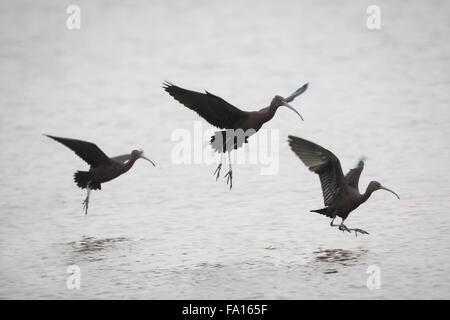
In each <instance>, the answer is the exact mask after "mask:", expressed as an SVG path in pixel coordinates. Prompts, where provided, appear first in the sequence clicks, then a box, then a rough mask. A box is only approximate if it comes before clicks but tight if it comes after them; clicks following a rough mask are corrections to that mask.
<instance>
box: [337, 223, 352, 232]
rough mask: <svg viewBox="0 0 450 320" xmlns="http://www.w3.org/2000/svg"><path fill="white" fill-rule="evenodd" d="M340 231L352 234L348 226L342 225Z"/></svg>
mask: <svg viewBox="0 0 450 320" xmlns="http://www.w3.org/2000/svg"><path fill="white" fill-rule="evenodd" d="M339 230H341V231H342V232H344V231H347V232H350V229H349V228H347V226H346V225H345V224H341V225H340V226H339Z"/></svg>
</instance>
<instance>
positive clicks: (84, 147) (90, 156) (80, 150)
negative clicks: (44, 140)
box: [46, 135, 111, 167]
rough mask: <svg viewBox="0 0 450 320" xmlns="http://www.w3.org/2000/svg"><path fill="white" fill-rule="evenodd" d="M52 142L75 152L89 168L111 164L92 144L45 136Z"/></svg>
mask: <svg viewBox="0 0 450 320" xmlns="http://www.w3.org/2000/svg"><path fill="white" fill-rule="evenodd" d="M46 136H47V137H49V138H52V139H53V140H56V141H58V142H59V143H62V144H63V145H65V146H66V147H67V148H69V149H71V150H72V151H73V152H75V153H76V154H77V155H78V156H79V157H80V158H81V159H83V160H84V161H86V162H87V163H88V164H89V165H90V166H91V167H97V166H100V165H108V164H110V163H111V159H110V158H109V157H108V156H107V155H106V154H105V153H103V151H102V150H100V148H99V147H97V145H96V144H94V143H92V142H87V141H82V140H76V139H68V138H61V137H54V136H50V135H46Z"/></svg>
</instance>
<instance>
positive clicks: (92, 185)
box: [45, 135, 155, 214]
mask: <svg viewBox="0 0 450 320" xmlns="http://www.w3.org/2000/svg"><path fill="white" fill-rule="evenodd" d="M45 136H47V137H49V138H51V139H53V140H56V141H58V142H60V143H62V144H63V145H65V146H66V147H67V148H69V149H71V150H72V151H74V152H75V153H76V154H77V155H78V156H79V157H80V158H81V159H83V160H84V161H85V162H86V163H87V164H89V165H90V169H89V171H77V172H75V174H74V180H75V183H76V184H77V186H78V187H80V188H81V189H86V190H87V195H86V199H85V200H84V201H83V209H84V210H85V214H87V211H88V207H89V196H90V193H91V190H101V189H102V186H101V184H102V183H104V182H108V181H110V180H113V179H115V178H117V177H118V176H120V175H122V174H124V173H125V172H127V171H128V170H130V169H131V167H132V166H133V165H134V163H135V162H136V160H137V159H145V160H147V161H149V162H150V163H151V164H152V165H153V166H155V163H154V162H153V161H152V160H150V159H148V158H146V157H145V156H144V152H143V151H142V150H133V151H132V152H131V153H130V154H123V155H120V156H116V157H112V158H109V157H108V156H107V155H106V154H105V153H104V152H103V151H102V150H101V149H100V148H99V147H97V145H95V144H94V143H92V142H87V141H82V140H76V139H68V138H61V137H55V136H50V135H45Z"/></svg>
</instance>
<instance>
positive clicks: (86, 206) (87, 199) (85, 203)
mask: <svg viewBox="0 0 450 320" xmlns="http://www.w3.org/2000/svg"><path fill="white" fill-rule="evenodd" d="M88 207H89V197H86V199H84V201H83V210H84V214H86V215H87V212H88Z"/></svg>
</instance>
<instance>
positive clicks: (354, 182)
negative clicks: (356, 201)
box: [345, 158, 364, 190]
mask: <svg viewBox="0 0 450 320" xmlns="http://www.w3.org/2000/svg"><path fill="white" fill-rule="evenodd" d="M363 169H364V158H361V159H360V160H359V163H358V166H357V167H356V168H353V169H350V170H349V171H348V172H347V174H346V175H345V181H346V182H347V185H348V186H349V187H352V188H355V189H356V190H359V188H358V185H359V177H360V176H361V172H362V171H363Z"/></svg>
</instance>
